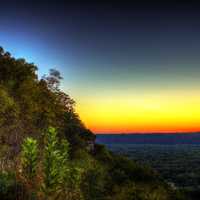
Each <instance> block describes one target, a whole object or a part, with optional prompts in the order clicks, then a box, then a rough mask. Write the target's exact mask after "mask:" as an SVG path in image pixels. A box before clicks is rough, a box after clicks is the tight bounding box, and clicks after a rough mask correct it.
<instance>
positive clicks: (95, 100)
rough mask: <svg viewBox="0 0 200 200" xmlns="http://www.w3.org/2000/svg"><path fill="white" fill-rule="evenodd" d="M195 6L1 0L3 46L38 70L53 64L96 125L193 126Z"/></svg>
mask: <svg viewBox="0 0 200 200" xmlns="http://www.w3.org/2000/svg"><path fill="white" fill-rule="evenodd" d="M25 2H28V3H25ZM41 2H42V3H41ZM199 7H200V6H199V5H197V4H192V3H190V4H188V3H181V4H180V3H166V4H162V5H161V4H158V3H151V4H150V3H145V2H143V3H137V4H136V3H135V4H125V3H115V4H113V3H103V4H102V3H101V4H98V3H85V4H83V3H82V4H80V3H73V4H72V3H70V4H69V3H68V4H67V3H64V2H62V1H55V2H53V1H49V3H47V2H45V1H38V3H37V1H34V3H31V1H24V2H23V1H21V2H20V1H16V3H15V1H5V2H4V3H1V6H0V46H3V47H4V48H5V49H6V50H7V51H9V52H11V54H12V55H13V56H15V57H24V58H25V59H27V61H28V62H34V63H35V64H36V65H37V66H38V68H39V70H38V74H39V76H41V75H43V74H47V73H48V70H49V69H50V68H56V69H58V70H59V71H60V72H61V73H62V76H63V77H64V80H63V82H62V85H61V87H62V89H63V90H64V91H65V92H66V93H68V94H70V96H71V97H73V98H74V99H75V100H76V102H77V112H78V113H79V114H80V117H81V119H82V120H83V122H84V123H85V124H86V125H87V127H88V128H90V129H91V130H93V131H94V132H95V133H133V132H179V131H187V132H188V131H197V130H200V13H199Z"/></svg>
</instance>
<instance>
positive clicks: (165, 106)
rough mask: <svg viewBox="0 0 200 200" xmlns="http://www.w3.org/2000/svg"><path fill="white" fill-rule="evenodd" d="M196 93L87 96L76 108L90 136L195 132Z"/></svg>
mask: <svg viewBox="0 0 200 200" xmlns="http://www.w3.org/2000/svg"><path fill="white" fill-rule="evenodd" d="M196 94H198V91H189V92H178V91H175V92H174V93H171V92H170V93H166V92H165V93H164V92H160V93H154V94H151V95H148V94H146V95H145V94H143V95H140V96H136V95H128V96H126V97H125V96H124V97H121V98H120V97H118V96H112V97H102V98H101V97H93V98H92V97H91V100H90V102H89V101H87V100H85V101H84V100H82V101H80V102H79V104H78V105H77V111H78V113H79V114H80V117H81V119H82V120H83V122H84V123H85V124H86V126H87V127H88V128H90V129H91V130H92V131H93V132H94V133H136V132H137V133H151V132H160V133H165V132H195V131H199V130H200V95H198V96H197V95H196Z"/></svg>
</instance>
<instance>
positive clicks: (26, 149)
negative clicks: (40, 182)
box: [21, 137, 38, 179]
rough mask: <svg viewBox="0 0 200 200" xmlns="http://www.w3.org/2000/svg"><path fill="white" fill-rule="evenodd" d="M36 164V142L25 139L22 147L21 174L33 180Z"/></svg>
mask: <svg viewBox="0 0 200 200" xmlns="http://www.w3.org/2000/svg"><path fill="white" fill-rule="evenodd" d="M37 162H38V144H37V141H36V140H34V139H32V138H30V137H28V138H26V139H25V141H24V143H23V145H22V156H21V163H22V170H23V174H24V175H25V176H26V177H27V178H29V179H33V178H35V176H36V169H37Z"/></svg>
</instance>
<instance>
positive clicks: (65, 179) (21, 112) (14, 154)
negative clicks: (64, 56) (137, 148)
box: [0, 48, 184, 200]
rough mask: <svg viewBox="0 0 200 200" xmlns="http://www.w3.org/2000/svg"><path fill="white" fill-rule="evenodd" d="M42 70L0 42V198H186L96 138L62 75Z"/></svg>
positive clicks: (123, 199) (55, 71)
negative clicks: (63, 83)
mask: <svg viewBox="0 0 200 200" xmlns="http://www.w3.org/2000/svg"><path fill="white" fill-rule="evenodd" d="M36 72H37V67H36V66H35V65H34V64H32V63H27V62H26V61H25V60H24V59H15V58H13V57H12V56H11V55H10V53H8V52H4V50H3V48H0V143H1V144H0V199H1V200H34V199H35V200H56V199H59V200H178V199H179V200H181V199H184V197H183V195H182V194H181V193H180V192H179V191H175V190H173V189H172V188H171V187H170V186H168V185H167V184H166V183H165V182H164V181H163V180H162V178H161V177H160V176H159V175H158V174H157V173H156V172H155V171H153V170H152V169H150V168H148V167H146V166H140V165H138V164H136V163H134V162H133V161H130V160H129V159H127V158H125V157H121V156H117V155H114V154H113V153H111V152H110V151H108V150H107V149H106V148H105V147H104V146H102V145H98V144H95V135H94V134H93V133H92V132H91V131H90V130H88V129H87V128H86V127H85V125H84V124H83V123H82V122H81V120H80V118H79V116H78V114H77V113H76V111H75V102H74V100H73V99H72V98H71V97H70V96H69V95H67V94H65V93H64V92H63V91H61V90H60V88H59V84H60V81H61V80H62V77H61V75H60V73H59V72H58V71H57V70H55V69H51V70H50V72H49V75H45V76H43V77H42V78H41V79H39V78H38V77H37V73H36ZM88 112H92V111H91V110H88Z"/></svg>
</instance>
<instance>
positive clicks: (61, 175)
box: [43, 127, 81, 200]
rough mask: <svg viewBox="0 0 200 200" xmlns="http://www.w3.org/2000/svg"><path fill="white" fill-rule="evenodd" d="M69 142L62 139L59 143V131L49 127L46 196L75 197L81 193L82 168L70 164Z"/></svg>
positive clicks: (45, 154)
mask: <svg viewBox="0 0 200 200" xmlns="http://www.w3.org/2000/svg"><path fill="white" fill-rule="evenodd" d="M68 152H69V143H68V141H67V140H65V139H62V140H61V144H60V145H59V142H58V138H57V132H56V130H55V129H54V128H52V127H51V128H49V129H48V131H47V134H46V136H45V150H44V185H43V191H44V193H45V196H46V197H49V196H51V197H52V196H54V197H55V198H58V196H63V195H67V196H68V199H69V200H70V199H74V198H75V197H77V196H79V197H80V196H81V195H80V190H79V188H80V187H79V185H80V182H81V170H80V169H79V168H78V167H76V166H73V165H70V164H69V160H68V158H69V154H68Z"/></svg>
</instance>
